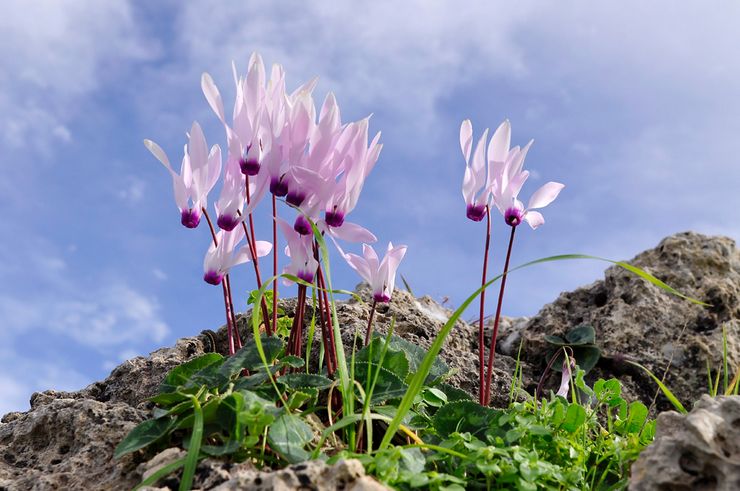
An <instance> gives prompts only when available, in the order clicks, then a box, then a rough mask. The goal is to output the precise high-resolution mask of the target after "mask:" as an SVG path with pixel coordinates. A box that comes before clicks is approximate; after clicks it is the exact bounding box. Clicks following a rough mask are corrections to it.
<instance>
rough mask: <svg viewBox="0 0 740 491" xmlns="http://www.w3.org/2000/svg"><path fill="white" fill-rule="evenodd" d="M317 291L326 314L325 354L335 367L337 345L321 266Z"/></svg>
mask: <svg viewBox="0 0 740 491" xmlns="http://www.w3.org/2000/svg"><path fill="white" fill-rule="evenodd" d="M319 291H320V292H321V294H322V295H323V296H324V310H325V312H326V319H327V326H328V330H329V352H328V353H327V356H331V358H332V364H333V365H334V367H336V366H337V351H336V350H337V345H336V342H335V340H334V321H333V320H332V317H331V304H330V303H329V294H328V293H327V291H326V282H325V281H324V272H323V271H322V268H321V265H319Z"/></svg>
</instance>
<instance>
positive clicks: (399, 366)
mask: <svg viewBox="0 0 740 491" xmlns="http://www.w3.org/2000/svg"><path fill="white" fill-rule="evenodd" d="M384 344H385V339H383V338H381V337H375V338H373V340H372V341H371V342H370V344H368V345H367V346H365V347H364V348H362V349H361V350H360V351H358V352H357V353H356V354H355V361H357V362H363V361H364V362H369V363H370V362H371V363H373V364H375V365H378V364H380V355H381V354H382V353H383V345H384ZM380 366H382V367H383V368H386V369H388V370H390V371H391V372H393V373H395V374H396V375H397V376H398V378H400V379H401V380H405V379H406V376H407V375H408V373H409V360H408V357H407V356H406V354H405V353H404V352H403V351H402V350H396V349H393V348H391V347H390V346H389V347H388V349H387V350H386V352H385V356H383V363H382V364H380Z"/></svg>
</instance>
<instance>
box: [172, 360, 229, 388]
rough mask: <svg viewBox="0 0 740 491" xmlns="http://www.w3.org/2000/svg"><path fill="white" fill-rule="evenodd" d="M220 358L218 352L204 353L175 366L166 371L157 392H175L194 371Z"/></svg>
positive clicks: (216, 361)
mask: <svg viewBox="0 0 740 491" xmlns="http://www.w3.org/2000/svg"><path fill="white" fill-rule="evenodd" d="M221 360H223V356H221V355H219V354H218V353H206V354H205V355H202V356H199V357H197V358H193V359H192V360H190V361H187V362H185V363H183V364H182V365H178V366H176V367H175V368H173V369H172V370H170V371H169V372H168V373H167V376H166V377H165V378H164V382H162V384H161V385H160V386H159V392H164V393H167V392H175V391H176V390H177V388H178V387H180V386H181V385H185V384H186V383H187V382H188V380H190V377H191V376H193V375H194V374H195V373H197V372H199V371H200V370H202V369H204V368H206V367H207V366H209V365H213V364H214V363H218V362H220V361H221Z"/></svg>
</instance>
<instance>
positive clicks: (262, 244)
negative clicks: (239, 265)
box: [254, 240, 272, 257]
mask: <svg viewBox="0 0 740 491" xmlns="http://www.w3.org/2000/svg"><path fill="white" fill-rule="evenodd" d="M254 248H255V250H256V252H257V257H264V256H267V255H268V254H270V252H272V242H268V241H266V240H258V241H256V242H255V243H254Z"/></svg>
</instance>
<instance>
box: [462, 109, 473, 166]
mask: <svg viewBox="0 0 740 491" xmlns="http://www.w3.org/2000/svg"><path fill="white" fill-rule="evenodd" d="M472 146H473V123H471V122H470V120H469V119H466V120H465V121H463V122H462V124H461V125H460V148H461V149H462V153H463V156H464V157H465V163H466V164H467V163H468V162H470V149H471V148H472Z"/></svg>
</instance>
